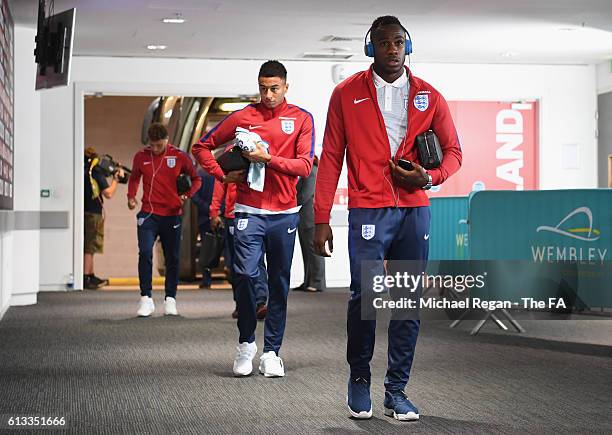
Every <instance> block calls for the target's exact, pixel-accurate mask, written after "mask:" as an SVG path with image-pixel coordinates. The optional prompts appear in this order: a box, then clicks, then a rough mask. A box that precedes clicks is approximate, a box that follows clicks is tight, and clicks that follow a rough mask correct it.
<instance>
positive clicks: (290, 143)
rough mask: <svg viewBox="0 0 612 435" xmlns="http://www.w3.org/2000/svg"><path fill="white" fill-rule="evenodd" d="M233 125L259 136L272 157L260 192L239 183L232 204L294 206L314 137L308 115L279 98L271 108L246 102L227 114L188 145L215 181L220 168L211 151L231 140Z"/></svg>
mask: <svg viewBox="0 0 612 435" xmlns="http://www.w3.org/2000/svg"><path fill="white" fill-rule="evenodd" d="M236 127H243V128H246V129H248V130H250V131H253V132H254V133H257V134H258V135H259V136H261V138H262V140H264V141H266V142H267V143H268V144H269V145H270V149H269V150H268V152H269V154H270V155H271V156H272V160H271V161H270V162H269V163H268V164H267V166H266V177H265V183H264V191H263V192H257V191H255V190H253V189H250V188H249V186H248V185H247V184H246V183H239V184H238V185H237V191H236V203H239V204H243V205H248V206H251V207H256V208H259V209H265V210H270V211H283V210H288V209H290V208H293V207H296V206H297V201H296V189H295V188H296V185H297V182H298V177H300V176H301V177H307V176H308V174H310V170H311V169H312V156H313V155H314V138H315V136H314V124H313V120H312V115H311V114H310V113H308V112H307V111H305V110H304V109H301V108H299V107H297V106H294V105H291V104H287V102H286V101H283V102H282V104H280V105H279V106H277V107H275V108H274V109H268V108H267V107H265V106H264V105H263V104H261V103H257V104H250V105H248V106H247V107H245V108H244V109H242V110H238V111H236V112H234V113H232V114H231V115H229V116H227V117H226V118H225V119H224V120H223V121H221V122H220V123H219V124H217V126H216V127H215V128H213V129H212V130H211V131H210V132H208V133H207V134H206V135H205V136H204V137H203V138H202V139H200V142H198V143H197V144H195V145H194V146H193V148H192V153H193V155H194V156H195V158H196V160H197V161H198V163H199V164H200V165H202V167H203V168H204V169H205V170H206V171H207V172H208V173H209V174H211V175H213V176H215V177H216V178H217V179H218V180H222V179H223V171H222V170H221V168H220V167H219V165H218V164H217V161H216V160H215V158H214V157H213V155H212V153H211V150H213V149H215V148H217V147H220V146H222V145H225V144H226V143H227V142H229V141H231V140H233V139H234V133H235V130H236Z"/></svg>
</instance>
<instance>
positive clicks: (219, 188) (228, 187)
mask: <svg viewBox="0 0 612 435" xmlns="http://www.w3.org/2000/svg"><path fill="white" fill-rule="evenodd" d="M224 196H225V212H224V216H225V217H226V218H227V219H234V205H235V204H236V183H230V184H223V183H222V182H220V181H219V180H215V189H214V190H213V197H212V201H211V202H210V212H209V216H210V217H211V218H214V217H217V216H219V215H220V214H221V202H222V201H223V197H224Z"/></svg>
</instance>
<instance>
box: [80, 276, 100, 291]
mask: <svg viewBox="0 0 612 435" xmlns="http://www.w3.org/2000/svg"><path fill="white" fill-rule="evenodd" d="M92 277H93V275H83V288H84V289H85V290H97V289H98V285H97V284H95V283H94V282H93V280H92Z"/></svg>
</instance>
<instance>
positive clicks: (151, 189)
mask: <svg viewBox="0 0 612 435" xmlns="http://www.w3.org/2000/svg"><path fill="white" fill-rule="evenodd" d="M181 173H186V174H187V175H189V176H190V177H191V190H189V192H188V193H187V196H188V197H190V198H191V196H192V195H193V194H194V193H195V192H197V191H198V189H199V188H200V186H201V185H202V179H201V178H200V176H199V175H198V174H197V172H196V168H195V165H194V163H193V161H192V160H191V157H189V154H186V153H185V152H183V151H181V150H179V149H178V148H176V147H174V146H172V145H170V144H168V145H167V146H166V150H165V151H164V153H163V154H162V155H159V156H156V155H154V154H153V153H152V152H151V149H150V148H149V147H146V148H144V149H142V150H140V151H138V152H137V153H136V155H135V156H134V161H133V163H132V174H131V175H130V180H129V183H128V194H127V197H128V199H131V198H136V193H137V192H138V185H139V184H140V179H141V178H142V199H141V203H142V205H141V209H140V210H141V211H143V212H145V213H153V214H157V215H160V216H178V215H180V214H182V213H183V206H182V204H181V199H180V198H179V195H178V193H177V191H176V178H177V177H178V176H179V175H180V174H181ZM153 174H155V178H153Z"/></svg>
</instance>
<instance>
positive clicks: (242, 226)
mask: <svg viewBox="0 0 612 435" xmlns="http://www.w3.org/2000/svg"><path fill="white" fill-rule="evenodd" d="M248 224H249V220H248V219H238V223H237V224H236V229H237V230H238V231H242V230H244V229H245V228H246V227H247V225H248Z"/></svg>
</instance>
